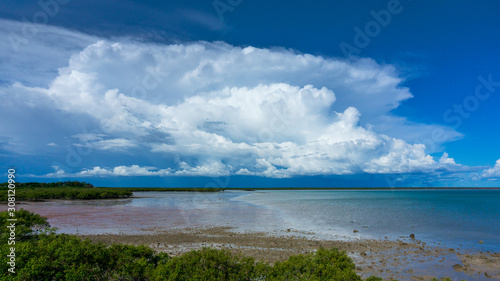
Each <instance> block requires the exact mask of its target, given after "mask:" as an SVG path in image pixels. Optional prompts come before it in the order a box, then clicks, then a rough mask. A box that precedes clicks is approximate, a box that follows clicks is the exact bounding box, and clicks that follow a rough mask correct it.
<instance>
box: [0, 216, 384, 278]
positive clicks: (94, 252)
mask: <svg viewBox="0 0 500 281" xmlns="http://www.w3.org/2000/svg"><path fill="white" fill-rule="evenodd" d="M15 214H16V218H17V219H18V222H17V225H16V238H17V239H16V244H15V248H16V251H15V255H16V261H15V269H16V270H15V273H14V274H11V273H9V272H8V269H9V268H10V265H9V264H7V263H6V262H1V263H0V280H362V279H361V278H360V277H359V276H358V275H357V274H356V273H355V272H354V268H355V265H354V263H353V262H352V260H351V259H350V258H349V257H348V256H347V254H346V253H345V252H340V251H338V250H337V249H319V250H318V251H317V252H316V253H311V254H308V255H299V256H294V257H291V258H290V259H289V260H287V261H284V262H281V263H276V264H275V265H269V264H267V263H263V262H256V261H255V260H254V259H253V258H250V257H241V256H239V255H233V254H231V253H230V252H229V251H227V250H216V249H209V248H203V249H201V250H198V251H191V252H189V253H186V254H184V255H181V256H179V257H169V256H168V255H167V254H165V253H156V252H154V251H153V250H152V249H151V248H149V247H146V246H130V245H119V244H114V245H111V246H107V245H104V244H101V243H98V244H95V243H91V242H90V240H81V239H80V238H78V237H77V236H73V235H67V234H61V235H56V234H54V232H53V229H51V228H50V226H49V224H48V223H47V220H46V219H45V218H43V217H41V216H39V215H37V214H34V213H32V212H29V211H25V210H22V209H21V210H18V211H16V213H15ZM7 218H8V213H7V212H6V211H4V212H0V223H1V226H0V227H2V229H6V226H7V224H8V222H7ZM21 218H22V219H21ZM18 228H19V229H20V230H21V229H22V231H20V232H17V229H18ZM41 228H44V229H45V230H48V231H43V232H41V231H40V229H41ZM7 238H8V237H7V235H1V236H0V240H1V241H0V243H1V245H0V256H3V257H5V256H7V255H8V254H9V253H10V247H11V246H9V245H8V244H7ZM367 280H370V281H375V280H381V279H380V278H377V277H370V278H368V279H367Z"/></svg>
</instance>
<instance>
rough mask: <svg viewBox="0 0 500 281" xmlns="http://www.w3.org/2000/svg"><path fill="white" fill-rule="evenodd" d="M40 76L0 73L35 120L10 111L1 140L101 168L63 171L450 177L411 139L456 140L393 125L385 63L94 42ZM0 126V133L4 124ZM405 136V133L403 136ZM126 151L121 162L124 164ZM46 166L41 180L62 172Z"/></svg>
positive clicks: (397, 89) (394, 98) (395, 94)
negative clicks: (40, 79) (50, 74)
mask: <svg viewBox="0 0 500 281" xmlns="http://www.w3.org/2000/svg"><path fill="white" fill-rule="evenodd" d="M51 32H52V33H51V36H52V37H53V38H57V37H58V36H61V37H62V36H67V35H63V34H60V33H61V32H60V31H58V30H51ZM58 32H59V33H58ZM65 32H68V31H65ZM75 36H76V35H75ZM88 40H90V39H89V37H85V38H84V40H83V39H82V40H81V42H87V41H88ZM71 44H73V45H72V46H75V45H78V44H75V43H74V42H72V43H71ZM82 44H83V43H82ZM59 47H61V46H59ZM54 76H55V77H54V79H51V81H50V83H48V84H47V86H44V85H43V83H42V84H37V85H33V84H32V83H28V82H23V81H15V77H14V78H12V79H13V80H12V81H10V82H11V83H6V84H5V85H3V87H2V88H0V94H1V95H2V97H3V98H5V97H7V96H8V97H9V103H10V106H11V108H21V109H26V110H30V111H32V112H38V113H39V114H38V115H37V116H34V115H32V116H28V117H26V116H25V117H23V116H22V112H18V111H14V110H11V111H10V112H9V113H10V114H12V115H14V116H15V117H16V118H13V119H12V120H16V121H14V122H19V124H18V125H19V126H21V127H22V126H24V129H22V130H21V132H15V133H14V132H12V135H8V134H9V133H7V134H6V135H5V136H4V138H3V139H2V143H1V144H2V147H3V149H4V150H9V152H11V153H19V151H24V152H25V153H42V154H43V153H49V152H50V153H52V152H54V151H56V150H57V148H58V147H59V148H62V147H64V146H65V145H66V147H67V146H68V145H69V146H70V147H73V148H79V149H85V148H86V149H89V150H92V151H93V155H94V156H96V155H100V156H99V157H102V158H103V159H106V161H105V163H107V164H106V167H102V168H101V166H92V167H84V166H82V167H76V168H79V169H75V170H74V171H73V175H82V176H85V175H87V176H90V175H93V176H105V175H161V176H170V175H184V176H185V175H197V176H203V175H256V176H265V177H277V178H283V177H293V176H299V175H343V174H356V173H374V174H377V173H414V172H436V171H456V170H457V169H458V170H459V169H461V166H460V165H457V164H456V163H455V162H454V161H453V159H451V158H448V156H447V155H444V156H443V158H441V160H440V161H438V162H437V161H435V160H434V159H433V157H431V156H430V155H429V154H428V153H429V151H426V147H425V146H424V145H422V144H419V143H418V142H417V140H418V139H425V138H427V137H428V136H429V135H430V134H431V133H432V131H434V130H436V129H439V130H442V131H443V132H444V136H445V137H443V138H442V139H441V140H440V141H441V142H440V143H437V146H439V145H440V144H441V143H442V142H447V141H450V140H453V139H456V138H458V137H460V134H459V133H457V132H455V131H454V130H452V129H451V128H447V127H443V126H438V125H426V124H417V123H411V122H409V121H407V120H406V119H405V118H404V117H398V116H393V115H392V114H391V113H390V112H391V110H393V109H394V108H397V107H398V106H399V105H400V103H401V102H403V101H404V100H406V99H409V98H411V97H412V95H411V94H410V91H409V89H408V88H405V87H401V86H400V85H401V83H402V79H401V78H399V77H398V74H397V72H396V70H395V69H394V68H393V67H391V66H389V65H380V64H377V63H376V62H375V61H373V60H370V59H359V60H356V61H344V60H339V59H330V58H323V57H320V56H313V55H308V54H299V53H296V52H293V51H289V50H282V49H259V48H254V47H244V48H243V47H235V46H231V45H228V44H226V43H222V42H215V43H208V42H192V43H186V44H176V45H160V44H151V43H139V42H134V41H131V40H124V39H123V40H116V41H107V40H98V41H96V42H94V43H92V44H90V45H87V46H86V47H84V48H83V49H81V50H78V51H74V53H73V55H71V57H70V58H69V61H68V62H67V64H66V65H65V66H64V67H60V68H59V70H58V72H57V74H55V75H54ZM34 84H36V83H34ZM26 118H28V120H26ZM0 122H1V123H0V126H1V127H2V129H5V128H6V127H8V126H10V125H12V124H10V125H9V124H7V121H5V120H2V121H0ZM9 122H12V121H9ZM22 122H24V123H23V124H21V123H22ZM26 124H30V125H26ZM30 126H34V127H37V128H38V129H39V130H47V132H54V133H53V134H49V136H46V137H44V138H43V143H44V145H45V144H49V145H45V147H44V148H42V147H40V145H39V144H40V139H39V138H37V137H36V136H32V135H30V133H29V132H28V130H30ZM54 128H56V129H54ZM412 130H415V131H417V132H418V133H415V134H411V135H410V134H407V132H408V131H412ZM3 131H6V132H11V131H9V130H3ZM20 136H22V137H20ZM51 136H52V137H51ZM35 143H36V145H35ZM33 147H36V150H35V149H34V150H33V151H30V148H33ZM21 148H23V149H21ZM64 153H65V152H64ZM129 156H133V157H134V159H135V163H133V165H124V164H123V163H122V159H123V158H124V157H129ZM151 159H156V160H155V161H151ZM158 159H161V160H162V161H158ZM152 162H154V163H156V164H155V165H152V164H151V163H152ZM158 163H160V165H158ZM74 166H76V165H74ZM57 169H58V170H57V172H56V173H55V174H53V175H60V176H61V175H64V174H65V172H64V171H62V170H61V169H63V170H64V167H57ZM66 172H68V171H66Z"/></svg>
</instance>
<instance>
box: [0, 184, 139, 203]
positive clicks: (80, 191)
mask: <svg viewBox="0 0 500 281" xmlns="http://www.w3.org/2000/svg"><path fill="white" fill-rule="evenodd" d="M15 185H16V188H15V191H16V193H15V197H16V201H22V200H30V201H33V200H42V199H86V200H88V199H110V198H126V197H130V196H132V192H131V191H128V190H121V189H117V188H102V187H97V188H95V187H94V186H93V185H92V184H90V183H86V182H78V181H67V182H53V183H38V182H28V183H16V184H15ZM7 200H8V184H7V183H3V184H0V201H7Z"/></svg>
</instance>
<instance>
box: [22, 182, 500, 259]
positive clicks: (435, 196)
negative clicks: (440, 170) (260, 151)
mask: <svg viewBox="0 0 500 281" xmlns="http://www.w3.org/2000/svg"><path fill="white" fill-rule="evenodd" d="M134 195H135V196H137V197H136V198H129V199H117V200H93V201H70V200H55V201H47V202H37V203H27V204H23V205H22V207H23V208H25V209H29V210H32V211H35V212H37V213H39V214H41V215H43V216H46V217H48V218H49V222H50V223H51V224H52V225H53V226H56V227H58V228H59V232H65V233H80V234H96V233H117V234H118V233H124V234H133V233H150V232H154V231H166V230H169V229H172V228H186V227H211V226H228V227H233V228H235V229H236V230H237V231H259V232H269V233H274V234H280V235H281V234H284V235H306V236H312V237H317V238H336V239H357V238H384V237H386V236H387V237H388V238H390V239H396V238H399V237H408V236H409V235H410V234H412V233H413V234H415V236H416V238H417V239H419V240H422V241H424V242H427V243H436V244H437V243H441V245H442V246H445V247H450V248H461V249H471V250H476V251H495V252H500V235H498V233H500V190H352V191H351V190H324V191H321V190H319V191H318V190H268V191H262V190H259V191H255V192H244V191H226V192H217V193H198V192H136V193H134ZM354 230H358V231H359V232H357V233H353V231H354ZM310 233H314V235H312V234H310ZM479 241H483V242H484V243H478V242H479Z"/></svg>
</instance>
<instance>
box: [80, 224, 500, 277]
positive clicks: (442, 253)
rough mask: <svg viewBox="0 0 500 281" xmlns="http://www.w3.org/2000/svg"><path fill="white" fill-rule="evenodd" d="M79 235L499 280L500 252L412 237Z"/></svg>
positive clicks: (360, 269)
mask: <svg viewBox="0 0 500 281" xmlns="http://www.w3.org/2000/svg"><path fill="white" fill-rule="evenodd" d="M153 231H154V230H153ZM77 236H78V237H80V238H83V239H86V238H88V239H90V240H91V241H92V242H102V243H104V244H113V243H122V244H131V245H147V246H149V247H151V248H153V249H154V250H156V251H159V252H166V253H167V254H169V255H172V256H177V255H180V254H182V253H185V252H188V251H190V250H197V249H201V248H202V247H214V248H222V249H228V250H229V251H231V252H232V253H235V254H238V253H240V254H242V255H245V256H251V257H254V258H255V259H256V260H259V261H266V262H269V263H274V262H276V261H283V260H286V259H287V258H289V257H290V256H292V255H298V254H305V253H308V252H312V251H315V250H317V249H318V248H320V247H324V248H338V249H340V250H342V251H345V252H347V254H348V255H349V256H350V257H351V258H352V259H353V261H354V262H355V264H356V272H357V273H358V274H360V275H361V276H363V277H364V278H366V277H369V276H370V275H376V276H380V277H382V278H384V279H391V278H395V279H398V280H430V279H431V278H432V277H438V278H442V277H450V278H452V280H456V279H457V280H462V279H464V280H500V253H489V252H472V251H467V250H462V249H452V248H445V247H441V246H434V245H428V244H426V243H425V242H422V241H420V240H418V239H411V238H404V239H397V240H388V239H380V240H375V239H357V240H349V241H346V240H322V239H321V240H320V239H314V238H310V237H305V236H297V235H295V234H294V233H291V234H290V235H289V236H284V235H281V236H277V235H270V234H269V233H262V232H244V233H238V232H234V231H233V229H232V228H230V227H211V228H187V229H177V230H172V231H155V232H154V233H153V234H136V235H130V234H92V235H77Z"/></svg>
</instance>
